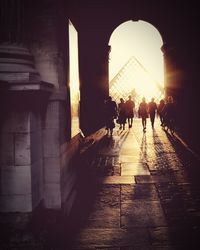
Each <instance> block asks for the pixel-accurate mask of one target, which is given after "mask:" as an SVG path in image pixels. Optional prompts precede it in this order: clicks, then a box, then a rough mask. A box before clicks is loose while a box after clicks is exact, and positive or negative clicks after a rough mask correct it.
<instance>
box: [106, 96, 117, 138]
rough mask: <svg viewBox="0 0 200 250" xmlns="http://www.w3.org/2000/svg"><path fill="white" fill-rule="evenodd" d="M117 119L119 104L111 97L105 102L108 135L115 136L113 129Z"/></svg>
mask: <svg viewBox="0 0 200 250" xmlns="http://www.w3.org/2000/svg"><path fill="white" fill-rule="evenodd" d="M116 118H117V104H116V102H115V101H113V100H112V97H111V96H109V97H108V99H107V100H106V101H105V125H106V129H107V130H108V135H111V136H112V134H113V129H114V128H115V122H114V119H116Z"/></svg>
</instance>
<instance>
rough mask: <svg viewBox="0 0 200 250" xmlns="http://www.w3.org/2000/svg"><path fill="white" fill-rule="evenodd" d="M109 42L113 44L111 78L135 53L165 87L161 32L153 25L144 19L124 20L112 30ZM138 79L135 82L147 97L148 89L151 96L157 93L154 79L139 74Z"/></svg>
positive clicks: (152, 75)
mask: <svg viewBox="0 0 200 250" xmlns="http://www.w3.org/2000/svg"><path fill="white" fill-rule="evenodd" d="M109 45H111V52H110V61H109V80H111V79H112V78H113V77H114V76H115V75H116V74H117V73H118V71H119V70H120V69H121V68H122V66H123V65H124V64H125V63H126V62H127V61H128V59H129V58H130V57H131V56H134V57H136V58H137V60H138V61H140V63H142V64H143V65H144V67H145V68H146V69H147V71H148V72H149V73H150V75H151V77H152V78H153V79H155V80H156V81H157V82H159V83H160V85H161V86H162V87H163V86H164V63H163V53H162V51H161V49H160V48H161V47H162V45H163V41H162V37H161V35H160V33H159V32H158V30H157V29H156V28H155V27H154V26H153V25H151V24H150V23H147V22H144V21H137V22H133V21H127V22H124V23H123V24H121V25H120V26H118V27H117V28H116V29H115V30H114V32H113V33H112V35H111V38H110V41H109ZM143 78H144V77H143ZM136 82H137V84H136V83H135V84H136V85H137V86H134V87H135V89H136V92H137V91H139V89H140V92H141V91H142V89H143V91H144V96H145V95H146V97H147V93H148V95H149V98H150V96H152V95H154V94H155V93H154V89H155V86H152V83H149V84H147V83H146V82H145V83H144V81H143V82H142V81H141V76H140V77H138V81H136ZM129 84H130V83H129ZM147 85H148V86H147ZM150 85H151V86H150ZM144 88H145V90H144ZM141 94H142V93H141Z"/></svg>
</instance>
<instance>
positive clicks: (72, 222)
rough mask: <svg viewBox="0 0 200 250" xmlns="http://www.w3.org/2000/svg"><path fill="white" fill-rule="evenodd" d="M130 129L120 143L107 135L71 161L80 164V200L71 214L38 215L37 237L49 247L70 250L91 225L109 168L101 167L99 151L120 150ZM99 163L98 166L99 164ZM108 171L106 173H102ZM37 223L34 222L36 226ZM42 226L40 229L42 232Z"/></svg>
mask: <svg viewBox="0 0 200 250" xmlns="http://www.w3.org/2000/svg"><path fill="white" fill-rule="evenodd" d="M127 136H128V133H127V132H124V133H122V134H120V143H116V141H115V139H114V138H113V137H107V136H105V137H104V138H103V139H102V140H101V142H99V143H98V145H97V146H94V147H92V148H90V150H87V151H86V152H84V154H83V155H79V157H77V158H76V159H74V161H73V162H72V163H71V164H72V165H73V166H74V167H76V170H77V173H76V175H77V176H76V185H75V189H76V199H75V201H74V203H73V207H72V209H71V212H70V214H69V215H68V216H66V214H65V213H64V212H62V211H58V212H55V211H52V210H50V211H46V210H45V211H44V212H42V213H41V211H39V212H38V214H37V216H35V219H34V220H35V231H37V237H38V239H39V240H40V241H41V240H42V241H43V245H44V246H45V247H46V248H47V249H56V250H57V249H59V250H60V249H61V250H70V249H73V246H74V245H76V240H77V237H78V234H79V233H80V232H81V230H82V229H83V228H85V227H87V223H88V218H89V216H90V214H91V212H92V211H93V206H94V204H95V201H96V199H97V196H98V193H99V192H100V191H101V189H102V184H101V182H100V181H99V180H100V179H101V181H102V177H103V178H105V177H106V175H105V169H104V170H103V169H99V168H98V166H97V165H98V164H97V163H98V160H99V158H100V157H102V156H101V155H99V153H98V152H99V150H100V149H102V148H105V149H110V148H112V147H117V148H118V149H120V147H121V146H122V144H123V142H124V140H125V139H126V137H127ZM96 164H97V165H96ZM102 171H104V173H103V172H102ZM33 227H34V225H32V228H33ZM38 229H39V231H40V232H38Z"/></svg>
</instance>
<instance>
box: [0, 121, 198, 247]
mask: <svg viewBox="0 0 200 250" xmlns="http://www.w3.org/2000/svg"><path fill="white" fill-rule="evenodd" d="M199 163H200V160H199V158H198V157H197V156H196V155H195V154H193V152H192V151H191V150H190V149H189V148H187V147H186V146H184V145H183V143H182V142H181V141H180V139H178V138H177V137H176V136H172V135H171V134H170V133H168V132H166V131H164V130H163V129H162V128H161V127H160V124H159V122H158V120H157V121H156V125H155V129H152V128H151V126H150V122H149V120H148V126H147V131H146V133H143V131H142V125H141V120H135V121H134V125H133V128H131V129H126V130H125V131H122V130H118V128H115V131H114V136H113V137H107V136H106V137H105V138H104V139H103V140H101V142H100V143H99V144H98V146H96V147H94V149H91V150H88V152H87V151H86V152H85V153H84V154H83V155H80V157H79V158H78V161H77V164H79V167H78V168H77V185H76V192H77V196H76V201H75V203H74V206H73V208H72V212H71V214H70V215H69V216H68V217H67V218H66V216H65V215H63V214H62V213H60V212H58V213H57V212H55V211H53V212H52V211H43V212H38V216H37V215H36V216H35V217H34V216H33V220H32V221H33V224H32V225H30V228H25V229H24V228H23V226H22V228H20V227H21V225H20V223H16V224H15V223H13V220H15V221H16V222H17V221H18V220H19V219H18V217H16V216H14V217H13V218H12V216H11V217H9V220H10V224H9V223H7V222H8V220H7V219H6V218H5V223H4V217H5V216H4V215H3V217H2V218H1V228H3V233H2V234H1V238H0V243H1V242H2V246H3V247H0V249H2V250H11V249H12V250H13V249H15V250H18V249H20V250H22V249H23V250H29V249H34V250H100V249H101V250H172V249H180V250H183V249H184V250H185V249H188V250H193V249H194V250H198V249H200V243H199V242H200V184H199V183H200V181H199V178H200V164H199ZM24 219H25V220H26V218H24ZM20 220H21V219H20ZM11 224H14V225H16V227H17V228H15V227H11V228H9V225H11ZM22 224H23V223H22ZM8 232H11V234H12V237H11V238H10V239H9V238H8V239H7V236H8V235H9V233H8ZM6 242H9V243H8V244H7V243H6ZM0 245H1V244H0Z"/></svg>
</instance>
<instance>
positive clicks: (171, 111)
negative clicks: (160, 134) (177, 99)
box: [162, 96, 175, 133]
mask: <svg viewBox="0 0 200 250" xmlns="http://www.w3.org/2000/svg"><path fill="white" fill-rule="evenodd" d="M162 113H163V117H164V125H163V126H164V127H167V129H170V131H171V132H172V133H174V120H175V104H174V100H173V97H172V96H168V97H167V103H166V104H165V106H164V108H163V111H162Z"/></svg>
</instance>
